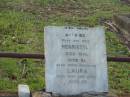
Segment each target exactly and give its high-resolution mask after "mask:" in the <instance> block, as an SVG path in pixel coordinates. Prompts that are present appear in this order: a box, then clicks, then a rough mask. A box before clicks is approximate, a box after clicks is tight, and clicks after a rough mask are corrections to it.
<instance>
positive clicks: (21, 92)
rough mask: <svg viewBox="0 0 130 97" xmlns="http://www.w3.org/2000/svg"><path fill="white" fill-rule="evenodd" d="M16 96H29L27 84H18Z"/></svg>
mask: <svg viewBox="0 0 130 97" xmlns="http://www.w3.org/2000/svg"><path fill="white" fill-rule="evenodd" d="M18 96H19V97H30V90H29V86H28V85H22V84H21V85H19V86H18Z"/></svg>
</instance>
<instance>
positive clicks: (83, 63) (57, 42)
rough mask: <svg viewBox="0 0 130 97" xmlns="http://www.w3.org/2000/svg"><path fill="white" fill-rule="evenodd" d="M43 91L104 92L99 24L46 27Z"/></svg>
mask: <svg viewBox="0 0 130 97" xmlns="http://www.w3.org/2000/svg"><path fill="white" fill-rule="evenodd" d="M44 33H45V34H44V38H45V41H44V43H45V59H46V60H45V79H46V91H47V92H54V93H58V94H62V95H77V94H80V93H84V92H107V91H108V78H107V61H106V47H105V34H104V30H103V28H102V27H96V28H86V27H64V26H62V27H56V26H48V27H45V31H44Z"/></svg>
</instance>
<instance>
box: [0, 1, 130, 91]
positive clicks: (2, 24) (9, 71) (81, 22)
mask: <svg viewBox="0 0 130 97" xmlns="http://www.w3.org/2000/svg"><path fill="white" fill-rule="evenodd" d="M0 2H1V3H0V6H1V8H0V51H2V52H3V51H9V52H21V53H44V48H43V45H44V44H43V29H44V26H47V25H73V26H90V27H93V26H97V25H101V22H103V21H105V20H111V19H112V16H113V15H114V14H118V13H129V12H130V6H127V5H125V4H122V3H120V1H119V0H1V1H0ZM72 5H73V6H72ZM106 44H107V54H108V55H109V56H129V55H130V52H129V50H128V49H127V47H126V46H124V45H123V43H122V42H121V41H120V40H119V38H118V37H117V35H116V33H114V32H110V31H107V30H106ZM43 64H44V62H43V61H42V60H30V59H4V58H2V59H0V91H11V92H13V91H16V90H17V85H18V84H19V83H27V84H29V86H30V87H31V89H32V90H39V89H42V88H43V87H44V86H45V83H44V77H43V76H44V68H43ZM108 64H109V86H110V91H112V92H115V93H117V92H119V93H126V92H130V87H128V86H130V81H129V80H130V78H129V75H130V64H129V63H112V62H109V63H108ZM23 65H25V66H26V70H25V74H23V75H22V73H21V72H22V70H23Z"/></svg>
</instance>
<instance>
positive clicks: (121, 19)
mask: <svg viewBox="0 0 130 97" xmlns="http://www.w3.org/2000/svg"><path fill="white" fill-rule="evenodd" d="M113 21H114V23H115V26H116V27H117V28H118V30H119V31H118V33H119V34H118V35H119V37H120V39H121V41H123V43H124V44H125V45H127V47H128V48H129V49H130V14H126V15H115V16H114V17H113Z"/></svg>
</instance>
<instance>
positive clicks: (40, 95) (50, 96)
mask: <svg viewBox="0 0 130 97" xmlns="http://www.w3.org/2000/svg"><path fill="white" fill-rule="evenodd" d="M32 97H114V96H110V95H108V94H107V93H102V94H90V93H82V94H80V95H72V96H62V95H59V94H56V93H47V92H41V91H40V92H35V93H32Z"/></svg>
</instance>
